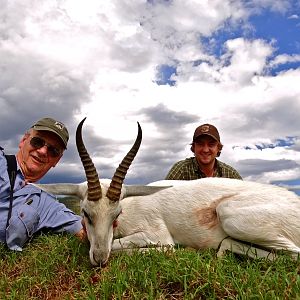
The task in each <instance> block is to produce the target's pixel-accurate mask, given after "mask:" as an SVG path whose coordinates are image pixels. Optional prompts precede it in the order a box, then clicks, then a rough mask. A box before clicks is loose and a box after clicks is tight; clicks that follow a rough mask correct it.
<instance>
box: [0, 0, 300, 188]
mask: <svg viewBox="0 0 300 300" xmlns="http://www.w3.org/2000/svg"><path fill="white" fill-rule="evenodd" d="M0 5H1V10H0V70H1V72H0V145H1V146H3V147H4V148H5V150H6V153H15V152H16V151H17V149H18V142H19V140H20V138H21V137H22V134H23V133H24V131H25V130H26V129H27V128H28V127H30V126H31V125H32V123H33V122H34V121H36V120H37V119H39V118H42V117H45V116H50V117H54V118H56V119H58V120H60V121H62V122H64V123H65V124H66V125H67V127H68V129H69V132H70V136H71V137H70V144H69V147H68V150H67V151H66V152H65V155H64V157H63V158H62V160H61V163H60V165H59V166H57V167H56V168H54V169H52V170H51V172H50V173H49V174H48V175H47V176H46V178H45V179H44V180H43V182H53V181H58V182H79V181H82V180H84V172H83V168H82V166H81V163H80V159H79V157H78V154H77V151H76V148H75V139H74V135H75V130H76V127H77V124H78V123H79V121H80V120H81V119H82V118H83V117H87V119H86V122H85V124H84V128H83V137H84V141H85V144H86V147H87V149H88V150H89V152H90V154H91V156H92V157H93V159H94V163H95V165H96V166H97V169H98V171H99V175H100V177H102V178H106V177H111V176H112V174H113V172H114V170H115V168H116V167H117V166H118V164H119V163H120V161H121V159H122V158H123V156H124V155H125V154H126V153H127V151H128V150H129V148H130V147H131V145H132V143H133V141H134V139H135V137H136V134H137V123H136V122H137V121H138V122H140V124H141V126H142V129H143V141H142V146H141V148H140V151H139V153H138V154H137V157H136V159H135V160H134V162H133V164H132V165H131V168H130V170H129V172H128V176H127V179H126V182H127V183H149V182H151V181H154V180H159V179H163V178H164V177H165V176H166V174H167V172H168V170H169V169H170V167H171V166H172V165H173V163H175V162H176V161H178V160H181V159H184V158H186V157H189V156H192V152H191V151H190V149H189V148H190V145H189V144H190V142H191V139H192V135H193V132H194V129H195V128H196V127H197V126H199V125H200V124H202V123H206V122H208V123H212V124H214V125H216V126H217V127H218V129H219V131H220V135H221V141H222V143H223V144H224V148H223V151H222V154H221V156H220V160H221V161H224V162H226V163H228V164H230V165H232V166H233V167H235V168H236V169H237V170H238V171H239V172H240V174H241V175H242V176H243V178H244V179H247V180H254V181H259V182H270V183H275V184H278V183H281V184H289V185H299V184H300V180H299V179H300V132H299V129H300V117H299V115H300V79H299V78H300V2H299V0H295V1H291V0H242V1H239V0H210V1H204V0H194V1H193V0H173V1H172V0H169V1H168V0H148V1H146V0H144V1H141V0H139V1H137V0H107V1H99V0H89V1H86V0H65V1H63V0H61V1H59V0H57V1H55V0H51V1H50V0H44V1H41V0H15V1H8V0H0Z"/></svg>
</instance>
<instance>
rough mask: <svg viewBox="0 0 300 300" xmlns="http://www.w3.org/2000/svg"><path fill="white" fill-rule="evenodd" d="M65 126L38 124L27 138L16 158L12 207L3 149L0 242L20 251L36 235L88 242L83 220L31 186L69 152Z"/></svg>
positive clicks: (44, 121) (46, 120)
mask: <svg viewBox="0 0 300 300" xmlns="http://www.w3.org/2000/svg"><path fill="white" fill-rule="evenodd" d="M68 140H69V133H68V130H67V128H66V127H65V125H64V124H63V123H61V122H59V121H57V120H54V119H52V118H43V119H40V120H38V121H37V122H36V123H35V124H33V125H32V126H31V128H30V129H29V130H28V131H27V132H26V133H25V134H24V136H23V137H22V139H21V141H20V142H19V151H18V152H17V155H16V162H17V168H16V176H15V182H14V188H13V197H11V198H12V205H11V207H10V177H9V174H8V170H7V166H8V161H7V159H6V157H5V153H4V151H3V149H2V148H1V149H0V187H1V189H0V242H3V243H6V244H7V246H8V248H10V249H11V250H17V251H21V250H22V248H23V246H24V244H25V243H26V242H27V241H28V240H29V239H30V238H31V237H32V235H33V234H34V233H35V232H38V231H42V230H47V231H48V230H51V231H52V232H57V233H58V232H69V233H71V234H75V235H76V236H78V237H79V238H80V239H84V238H85V230H84V228H83V226H82V222H81V221H82V220H81V217H80V216H78V215H76V214H75V213H74V212H72V211H71V210H70V209H68V208H66V207H65V205H63V204H62V203H59V202H58V201H56V198H55V197H54V196H52V195H51V194H48V193H46V192H44V191H42V190H40V189H38V188H37V187H35V186H34V185H31V184H30V183H33V182H37V181H38V180H40V179H41V178H42V177H43V176H44V175H45V174H46V173H47V172H48V171H49V169H50V168H53V167H55V166H56V164H57V163H58V162H59V160H60V159H61V157H62V156H63V152H64V150H65V149H66V148H67V143H68Z"/></svg>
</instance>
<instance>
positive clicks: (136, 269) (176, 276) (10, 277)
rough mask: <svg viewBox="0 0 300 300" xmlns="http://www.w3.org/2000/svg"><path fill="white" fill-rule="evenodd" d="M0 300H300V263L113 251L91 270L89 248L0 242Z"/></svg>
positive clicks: (71, 242) (61, 241)
mask: <svg viewBox="0 0 300 300" xmlns="http://www.w3.org/2000/svg"><path fill="white" fill-rule="evenodd" d="M0 253H1V255H0V268H1V278H0V299H24V300H25V299H26V300H28V299H39V300H40V299H147V300H148V299H300V277H299V270H300V268H299V261H293V260H292V259H290V258H289V257H288V256H285V255H282V256H279V257H278V258H277V259H276V260H275V261H274V262H269V261H267V260H265V259H257V260H250V259H247V258H245V257H240V256H235V255H233V254H231V253H228V254H227V255H226V256H225V257H224V258H222V259H216V253H215V251H213V250H205V251H194V250H192V249H184V248H178V249H176V251H166V252H158V251H156V250H155V249H151V250H150V251H149V252H148V253H139V252H134V253H133V254H132V255H127V254H125V253H124V254H122V253H121V254H117V255H114V256H112V257H111V258H110V260H109V264H108V266H107V267H106V268H103V269H101V268H99V267H96V268H95V267H92V266H91V265H90V262H89V258H88V245H87V244H83V243H81V242H79V241H78V240H77V239H76V238H75V237H73V236H69V235H39V236H37V237H36V238H34V239H33V240H32V241H31V242H30V243H29V244H28V245H27V246H26V247H25V249H24V250H23V252H20V253H18V252H12V251H9V250H7V249H6V247H5V246H4V245H0Z"/></svg>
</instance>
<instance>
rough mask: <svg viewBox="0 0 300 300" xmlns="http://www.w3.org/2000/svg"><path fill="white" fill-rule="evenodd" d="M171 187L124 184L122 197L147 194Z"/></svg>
mask: <svg viewBox="0 0 300 300" xmlns="http://www.w3.org/2000/svg"><path fill="white" fill-rule="evenodd" d="M170 187H172V186H171V185H169V186H149V185H124V186H123V188H124V198H126V197H130V196H147V195H152V194H154V193H156V192H159V191H161V190H164V189H167V188H170Z"/></svg>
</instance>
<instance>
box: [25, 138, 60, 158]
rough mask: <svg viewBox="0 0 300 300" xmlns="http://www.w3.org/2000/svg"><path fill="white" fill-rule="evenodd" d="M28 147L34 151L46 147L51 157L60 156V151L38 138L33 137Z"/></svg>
mask: <svg viewBox="0 0 300 300" xmlns="http://www.w3.org/2000/svg"><path fill="white" fill-rule="evenodd" d="M30 145H31V146H32V147H33V148H35V149H40V148H42V147H44V146H47V149H48V153H49V155H50V156H51V157H58V156H60V155H61V153H62V150H61V149H59V148H56V147H54V146H52V145H50V144H48V143H46V142H45V140H43V139H42V138H40V137H38V136H33V137H32V138H31V140H30Z"/></svg>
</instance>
